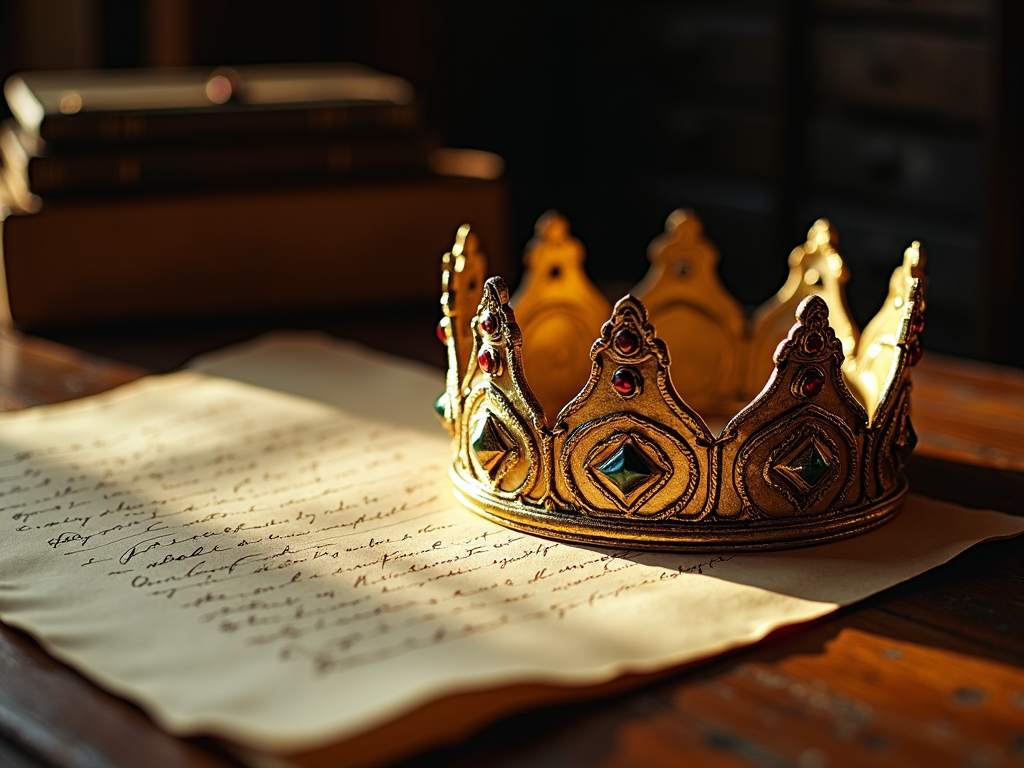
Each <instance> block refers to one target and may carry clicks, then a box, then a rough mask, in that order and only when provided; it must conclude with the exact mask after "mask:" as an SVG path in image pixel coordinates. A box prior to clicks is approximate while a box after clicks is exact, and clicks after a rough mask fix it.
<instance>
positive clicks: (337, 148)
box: [28, 137, 429, 196]
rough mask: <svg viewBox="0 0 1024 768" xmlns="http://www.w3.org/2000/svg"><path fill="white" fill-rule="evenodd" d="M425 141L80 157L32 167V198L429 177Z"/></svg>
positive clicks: (170, 150) (35, 160)
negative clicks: (380, 176)
mask: <svg viewBox="0 0 1024 768" xmlns="http://www.w3.org/2000/svg"><path fill="white" fill-rule="evenodd" d="M428 150H429V146H428V143H427V141H426V140H425V139H424V138H422V137H417V138H415V139H414V140H410V139H404V140H400V141H336V142H316V143H312V142H306V143H300V144H287V145H249V146H246V145H242V146H224V147H185V148H174V147H170V148H164V149H154V150H146V151H128V152H104V153H83V154H77V155H57V156H53V157H37V158H33V159H32V160H30V161H29V164H28V182H29V188H30V189H31V190H32V192H33V193H35V194H37V195H43V196H60V195H72V194H82V193H88V192H111V191H127V190H147V191H148V190H163V189H171V188H186V187H187V188H189V189H197V188H199V189H201V188H207V187H215V186H218V185H225V184H231V183H233V182H234V183H238V182H250V181H261V182H267V181H317V180H330V179H337V178H343V177H347V176H365V175H369V174H381V173H385V174H386V173H398V172H417V171H425V170H426V169H427V156H428Z"/></svg>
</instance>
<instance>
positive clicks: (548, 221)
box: [534, 211, 569, 242]
mask: <svg viewBox="0 0 1024 768" xmlns="http://www.w3.org/2000/svg"><path fill="white" fill-rule="evenodd" d="M534 231H535V232H536V234H537V237H539V238H540V239H541V240H547V241H548V242H562V241H563V240H566V239H567V238H568V237H569V220H568V219H567V218H565V216H563V215H562V214H561V213H559V212H558V211H548V212H547V213H545V214H543V215H542V216H541V217H540V218H539V219H537V225H536V227H535V228H534Z"/></svg>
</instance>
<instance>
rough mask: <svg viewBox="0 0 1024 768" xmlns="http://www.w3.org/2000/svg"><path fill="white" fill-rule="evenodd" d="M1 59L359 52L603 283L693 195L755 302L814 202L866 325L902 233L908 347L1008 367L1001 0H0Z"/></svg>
mask: <svg viewBox="0 0 1024 768" xmlns="http://www.w3.org/2000/svg"><path fill="white" fill-rule="evenodd" d="M0 14H2V16H0V75H2V76H6V75H7V74H9V73H10V72H12V71H15V70H16V69H19V68H54V67H56V68H66V67H74V66H103V67H135V66H146V65H182V64H202V65H218V64H225V63H254V62H289V61H348V60H355V61H361V62H364V63H367V64H370V65H372V66H375V67H377V68H379V69H382V70H386V71H389V72H394V73H397V74H401V75H403V76H405V77H407V78H408V79H409V80H411V81H412V82H413V84H414V85H415V86H416V88H417V91H418V93H419V95H420V97H421V99H422V102H423V104H424V107H425V110H426V114H427V117H428V120H429V122H430V123H431V125H432V126H433V128H434V129H435V130H436V131H437V133H438V135H439V137H440V138H441V140H442V141H443V142H444V143H446V144H447V145H449V146H458V147H473V148H480V149H487V150H492V151H494V152H497V153H499V154H501V155H502V156H503V157H504V158H505V159H506V162H507V177H508V181H509V184H510V188H511V192H512V195H511V200H512V211H511V216H512V235H513V241H514V242H513V248H514V250H519V249H521V248H522V246H523V244H524V243H525V242H526V240H527V239H528V238H529V236H530V234H531V230H532V225H533V221H534V220H535V219H536V217H537V216H538V215H539V214H540V213H542V212H543V211H544V210H546V209H548V208H558V209H560V210H562V211H563V212H564V213H566V214H567V215H568V216H569V218H570V220H571V221H572V224H573V227H574V231H575V233H576V234H577V235H578V236H579V237H580V238H581V239H582V240H583V241H584V243H585V244H586V246H587V248H588V251H589V269H590V271H591V273H592V275H593V276H594V277H595V278H596V279H597V280H598V281H599V282H600V283H602V284H603V285H605V286H611V287H613V289H618V288H622V289H625V288H628V286H629V285H630V284H631V283H632V281H635V280H636V279H638V278H639V277H640V276H641V275H642V274H643V272H644V270H645V268H646V258H645V251H646V247H647V244H648V242H649V241H650V240H651V238H652V237H654V236H655V235H656V234H657V233H658V232H659V231H660V230H661V228H662V226H663V223H664V219H665V217H666V215H667V214H668V213H669V212H670V211H671V210H672V209H673V208H676V207H679V206H690V207H693V208H694V209H696V211H697V212H698V213H699V214H700V215H701V217H702V218H703V219H704V221H705V224H706V228H707V230H708V233H709V235H710V236H711V238H712V239H713V240H714V241H715V242H716V243H717V244H718V246H719V249H720V251H721V262H720V271H721V273H722V276H723V279H724V281H725V283H726V284H727V286H728V287H729V288H730V289H731V290H732V291H733V292H734V293H735V295H736V296H737V297H738V298H739V299H740V300H741V301H743V302H744V303H746V304H748V305H751V306H752V305H755V304H757V303H760V302H761V301H763V300H764V299H766V298H767V297H768V296H770V295H771V294H772V293H773V292H774V291H775V290H777V289H778V287H779V286H780V285H781V283H782V281H783V279H784V277H785V272H786V266H785V264H786V262H785V259H786V255H787V254H788V253H789V250H790V249H791V248H792V247H793V246H795V245H797V244H799V243H800V242H802V240H803V239H804V236H805V234H806V230H807V228H808V227H809V226H810V224H811V223H812V221H813V220H814V219H815V218H816V217H818V216H827V217H829V218H830V219H831V220H832V221H833V223H834V224H835V225H836V227H837V228H838V231H839V235H840V245H841V251H842V252H843V254H844V256H846V258H847V260H848V262H849V263H850V266H851V270H852V273H853V278H852V280H851V282H850V285H849V293H850V298H851V303H852V306H853V310H854V314H855V316H856V318H857V320H858V321H859V323H860V324H861V325H862V326H863V325H864V324H865V323H866V322H867V320H868V319H869V318H870V316H871V315H872V314H873V313H874V311H875V310H876V308H877V307H878V305H879V303H880V302H881V301H882V299H883V297H884V295H885V292H886V288H887V283H888V276H889V274H890V273H891V271H892V269H893V268H894V267H895V266H896V265H897V264H898V263H899V261H900V258H901V254H902V251H903V249H904V248H905V247H906V246H907V245H908V244H909V242H910V241H911V240H912V239H920V240H921V241H923V242H924V244H925V246H926V247H927V249H928V253H929V266H928V271H929V275H930V278H931V280H930V286H929V294H928V296H929V306H928V323H929V327H928V333H927V346H928V348H930V349H932V350H937V351H945V352H952V353H956V354H960V355H965V356H969V357H977V358H982V359H989V360H994V361H998V362H1007V363H1011V364H1014V365H1024V341H1022V334H1024V323H1022V322H1021V319H1020V315H1019V313H1018V312H1017V311H1016V296H1017V293H1018V291H1019V288H1018V286H1019V283H1020V280H1021V277H1022V258H1021V250H1022V249H1021V232H1020V228H1019V224H1018V222H1019V221H1020V220H1021V214H1022V213H1024V205H1022V200H1024V197H1022V191H1021V189H1022V187H1021V178H1022V176H1024V161H1022V157H1021V151H1020V150H1021V147H1020V144H1021V140H1020V137H1021V136H1022V135H1024V120H1022V106H1021V105H1022V98H1024V65H1022V57H1021V54H1020V51H1019V45H1020V43H1021V42H1022V41H1024V21H1022V19H1024V3H1020V2H1018V0H746V1H744V0H687V1H681V0H680V1H677V2H641V1H638V0H632V1H631V2H621V1H618V0H615V1H612V0H606V1H604V2H572V1H570V0H559V2H508V1H503V0H487V1H486V2H481V1H479V0H432V1H427V0H374V1H373V2H366V1H362V2H325V1H323V0H320V1H317V0H287V2H285V1H284V0H195V1H194V2H187V1H185V0H149V1H148V2H125V1H124V0H20V1H17V0H0Z"/></svg>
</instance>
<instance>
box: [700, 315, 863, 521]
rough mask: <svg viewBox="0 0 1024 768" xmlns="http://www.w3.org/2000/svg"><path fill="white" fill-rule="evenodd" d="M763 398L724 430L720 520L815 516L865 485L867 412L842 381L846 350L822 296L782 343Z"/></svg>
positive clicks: (745, 409) (721, 439) (854, 493)
mask: <svg viewBox="0 0 1024 768" xmlns="http://www.w3.org/2000/svg"><path fill="white" fill-rule="evenodd" d="M774 361H775V370H774V371H773V372H772V375H771V377H770V378H769V380H768V383H767V385H765V388H764V389H763V390H762V391H761V393H760V394H759V395H758V396H757V397H756V398H755V399H754V401H753V402H751V403H750V405H748V406H747V407H746V408H744V409H743V410H742V411H740V412H739V413H738V414H736V416H735V417H734V418H733V419H732V420H731V421H730V422H729V423H728V424H727V425H726V427H725V430H724V431H723V432H722V435H721V437H720V442H721V443H722V467H723V470H725V471H728V470H731V473H732V476H733V477H734V478H735V484H734V485H732V486H723V488H722V497H721V500H720V503H719V507H718V514H719V515H720V516H726V517H728V516H730V515H738V516H739V517H740V518H741V519H754V520H756V519H780V518H791V517H802V516H806V515H816V514H821V513H823V512H825V511H827V510H828V509H829V508H831V507H833V506H834V505H841V504H843V503H844V502H845V501H846V500H847V499H848V498H849V497H852V498H853V499H857V498H858V496H859V495H860V491H861V488H862V485H863V483H862V478H861V472H860V462H859V460H858V458H859V455H860V450H859V443H860V440H861V439H862V438H861V437H860V436H861V435H862V434H863V433H864V432H865V430H866V428H867V414H866V413H865V412H864V408H863V407H862V406H861V404H860V403H859V402H857V400H856V398H854V396H853V395H852V394H851V392H850V390H849V389H848V388H847V386H846V382H845V381H844V380H843V375H842V364H843V345H842V342H841V340H840V339H838V338H837V337H836V333H835V331H834V330H833V328H832V326H831V325H830V323H829V305H828V303H827V302H826V301H825V299H823V298H822V297H821V296H817V295H810V296H807V297H805V298H804V299H803V300H802V301H801V302H800V305H799V306H798V307H797V311H796V324H795V325H793V326H792V328H791V329H790V331H789V334H788V335H787V337H786V339H785V340H784V341H783V342H782V343H781V344H779V346H778V348H777V350H776V352H775V355H774Z"/></svg>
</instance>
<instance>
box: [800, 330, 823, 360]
mask: <svg viewBox="0 0 1024 768" xmlns="http://www.w3.org/2000/svg"><path fill="white" fill-rule="evenodd" d="M824 346H825V340H824V339H823V338H821V334H820V333H809V334H807V338H806V339H804V349H806V350H807V351H808V352H810V353H811V354H812V355H813V354H816V353H818V352H821V350H822V348H823V347H824Z"/></svg>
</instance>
